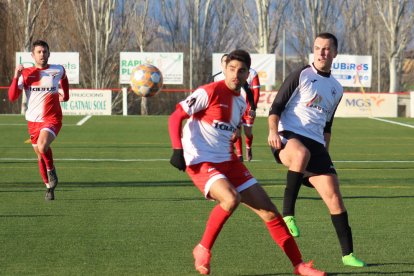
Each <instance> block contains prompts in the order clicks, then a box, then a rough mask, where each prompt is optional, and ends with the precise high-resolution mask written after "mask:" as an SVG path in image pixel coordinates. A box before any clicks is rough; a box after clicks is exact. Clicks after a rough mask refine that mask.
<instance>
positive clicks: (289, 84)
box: [269, 65, 343, 145]
mask: <svg viewBox="0 0 414 276" xmlns="http://www.w3.org/2000/svg"><path fill="white" fill-rule="evenodd" d="M342 95H343V88H342V86H341V84H340V83H339V82H338V81H337V80H336V79H335V78H334V77H333V76H332V75H331V74H330V73H326V72H321V71H319V70H317V69H316V68H315V67H314V66H313V65H308V66H306V67H304V68H301V69H300V70H297V71H295V72H293V73H292V74H290V75H289V76H288V77H287V78H286V80H285V81H284V82H283V84H282V86H281V87H280V89H279V91H278V93H277V95H276V98H275V99H274V101H273V103H272V106H271V108H270V110H269V115H272V114H275V115H278V116H279V118H280V120H279V125H278V131H279V132H280V131H291V132H294V133H296V134H299V135H302V136H305V137H308V138H310V139H312V140H315V141H317V142H319V143H321V144H323V145H325V140H324V135H323V134H324V133H330V132H331V126H332V121H333V118H334V114H335V111H336V108H337V107H338V105H339V102H340V101H341V98H342Z"/></svg>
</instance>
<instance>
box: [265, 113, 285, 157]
mask: <svg viewBox="0 0 414 276" xmlns="http://www.w3.org/2000/svg"><path fill="white" fill-rule="evenodd" d="M279 120H280V117H279V115H276V114H270V115H269V118H268V120H267V121H268V124H269V135H268V137H267V143H268V144H269V146H271V147H272V148H274V149H280V148H281V147H282V141H281V140H280V137H279V131H278V125H279Z"/></svg>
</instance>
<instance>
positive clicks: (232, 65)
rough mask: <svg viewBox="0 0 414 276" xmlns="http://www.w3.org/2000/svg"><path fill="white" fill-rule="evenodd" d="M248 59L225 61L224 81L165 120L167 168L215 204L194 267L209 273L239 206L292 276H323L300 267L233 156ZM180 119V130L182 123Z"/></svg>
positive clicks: (288, 239)
mask: <svg viewBox="0 0 414 276" xmlns="http://www.w3.org/2000/svg"><path fill="white" fill-rule="evenodd" d="M250 63H251V59H250V55H249V53H247V52H246V51H243V50H235V51H233V52H231V53H229V55H228V56H227V58H226V65H225V68H224V72H225V73H224V75H225V79H224V80H222V81H217V82H212V83H210V84H207V85H204V86H201V87H199V88H198V89H196V90H195V91H194V93H192V94H191V95H190V96H188V97H187V99H185V100H183V101H181V102H180V103H179V104H177V108H176V110H175V111H174V112H173V113H172V114H171V116H170V118H169V121H168V129H169V134H170V138H171V142H172V147H173V155H172V157H171V160H170V163H171V164H172V165H173V166H174V167H176V168H177V169H179V170H182V171H187V174H188V175H189V177H190V178H191V180H192V181H193V183H194V185H195V186H196V187H197V188H198V189H199V190H200V191H201V192H202V193H203V195H204V196H205V198H207V199H212V200H215V201H216V202H217V204H216V206H215V207H214V208H213V210H212V211H211V213H210V216H209V218H208V220H207V225H206V228H205V231H204V234H203V237H202V239H201V241H200V242H199V243H198V244H197V245H196V246H195V248H194V250H193V256H194V259H195V268H196V270H197V271H198V272H199V273H200V274H209V273H210V259H211V249H212V248H213V245H214V242H215V241H216V238H217V237H218V235H219V233H220V231H221V229H222V228H223V226H224V224H225V223H226V221H227V220H228V219H229V218H230V216H231V215H232V213H233V212H234V211H235V210H236V208H237V207H238V206H239V204H240V203H243V204H244V205H246V206H247V207H249V208H250V209H251V210H252V211H253V212H255V213H256V214H257V215H258V216H259V217H260V218H261V219H262V220H263V222H264V223H265V225H266V226H267V229H268V231H269V233H270V236H271V237H272V238H273V240H274V241H275V242H276V243H277V244H278V245H279V247H280V248H281V249H282V250H283V252H284V253H285V254H286V255H287V257H288V258H289V260H290V261H291V263H292V265H293V267H294V273H295V274H297V275H313V276H316V275H318V276H322V275H326V274H325V273H324V272H322V271H319V270H317V269H315V268H313V267H312V264H311V263H304V262H303V261H302V256H301V253H300V251H299V248H298V247H297V244H296V242H295V240H294V238H293V237H292V235H291V234H290V233H289V230H288V228H287V226H286V224H285V222H284V221H283V218H282V216H281V215H280V214H279V212H278V210H277V209H276V206H275V205H274V204H273V203H272V201H271V200H270V198H269V196H268V195H267V193H266V192H265V190H264V189H263V188H262V187H261V186H260V185H259V184H258V182H257V180H256V179H255V178H254V177H253V176H252V175H251V174H250V172H249V170H248V169H247V168H246V166H244V164H243V163H242V162H240V160H239V159H238V158H237V157H236V155H235V154H234V152H233V145H232V142H231V141H232V139H233V138H234V135H235V134H237V133H238V134H239V132H238V128H239V127H240V126H241V124H242V117H243V114H244V113H245V111H246V107H247V103H246V100H245V99H244V98H243V97H242V96H241V95H240V93H241V88H242V86H243V85H244V84H245V82H246V79H247V77H248V75H249V68H250ZM184 120H186V124H185V126H184V128H182V122H183V121H184Z"/></svg>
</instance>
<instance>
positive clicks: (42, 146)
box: [37, 144, 49, 154]
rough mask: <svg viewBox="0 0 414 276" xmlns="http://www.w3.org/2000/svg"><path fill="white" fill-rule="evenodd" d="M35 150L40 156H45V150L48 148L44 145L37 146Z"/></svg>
mask: <svg viewBox="0 0 414 276" xmlns="http://www.w3.org/2000/svg"><path fill="white" fill-rule="evenodd" d="M37 149H38V150H39V152H40V153H41V154H45V153H46V152H47V150H48V149H49V146H48V145H46V144H37Z"/></svg>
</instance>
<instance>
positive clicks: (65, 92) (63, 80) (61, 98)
mask: <svg viewBox="0 0 414 276" xmlns="http://www.w3.org/2000/svg"><path fill="white" fill-rule="evenodd" d="M60 87H61V88H62V90H63V95H60V94H59V101H60V102H67V101H69V80H68V77H67V75H66V72H65V68H63V76H62V78H61V79H60Z"/></svg>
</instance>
